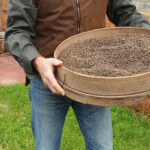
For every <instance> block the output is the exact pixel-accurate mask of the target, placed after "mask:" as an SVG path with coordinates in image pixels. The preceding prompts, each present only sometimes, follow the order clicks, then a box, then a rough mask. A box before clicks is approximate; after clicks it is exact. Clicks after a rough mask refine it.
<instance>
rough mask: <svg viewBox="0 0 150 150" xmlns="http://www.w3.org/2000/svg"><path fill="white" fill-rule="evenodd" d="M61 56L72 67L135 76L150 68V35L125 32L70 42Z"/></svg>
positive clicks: (100, 74) (66, 64) (113, 74)
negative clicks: (123, 33) (107, 36)
mask: <svg viewBox="0 0 150 150" xmlns="http://www.w3.org/2000/svg"><path fill="white" fill-rule="evenodd" d="M59 59H60V60H62V61H63V63H64V66H66V67H67V68H68V69H70V70H72V71H75V72H79V73H82V74H88V75H95V76H107V77H116V76H131V75H134V74H139V73H144V72H149V71H150V35H145V34H132V35H131V34H125V35H118V36H115V37H114V36H113V37H111V35H110V37H109V38H103V39H100V38H99V39H89V40H85V41H83V42H78V43H75V44H72V45H70V46H69V47H68V48H67V49H65V50H64V51H63V52H62V54H61V56H59Z"/></svg>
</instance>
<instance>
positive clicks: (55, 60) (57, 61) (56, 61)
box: [50, 58, 63, 66]
mask: <svg viewBox="0 0 150 150" xmlns="http://www.w3.org/2000/svg"><path fill="white" fill-rule="evenodd" d="M50 61H51V64H52V65H54V66H61V65H62V64H63V62H62V61H60V60H58V59H54V58H51V59H50Z"/></svg>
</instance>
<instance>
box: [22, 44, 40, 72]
mask: <svg viewBox="0 0 150 150" xmlns="http://www.w3.org/2000/svg"><path fill="white" fill-rule="evenodd" d="M22 54H23V57H24V61H25V65H26V66H25V68H24V69H25V72H26V73H27V74H36V73H37V72H36V70H35V69H34V67H33V66H32V60H33V59H35V58H37V57H39V56H41V55H40V53H39V52H38V50H37V49H36V47H35V46H34V45H32V44H28V45H26V46H25V47H23V49H22Z"/></svg>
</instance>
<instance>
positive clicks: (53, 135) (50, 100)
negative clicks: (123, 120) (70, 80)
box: [30, 78, 113, 150]
mask: <svg viewBox="0 0 150 150" xmlns="http://www.w3.org/2000/svg"><path fill="white" fill-rule="evenodd" d="M30 99H31V104H32V107H31V110H32V131H33V135H34V138H35V145H36V148H35V149H36V150H59V146H60V141H61V135H62V129H63V125H64V121H65V117H66V114H67V111H68V109H69V107H70V106H71V107H72V108H73V110H74V112H75V115H76V118H77V120H78V123H79V126H80V129H81V131H82V134H83V136H84V139H85V144H86V149H87V150H112V149H113V148H112V125H111V117H110V110H109V108H107V107H99V106H92V105H85V104H81V103H78V102H75V101H73V100H71V99H69V98H67V97H63V96H59V95H56V94H53V93H52V92H51V91H50V90H49V89H48V88H47V87H45V86H44V85H43V82H42V81H41V79H40V78H35V79H33V80H31V84H30Z"/></svg>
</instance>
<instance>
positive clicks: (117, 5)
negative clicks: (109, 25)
mask: <svg viewBox="0 0 150 150" xmlns="http://www.w3.org/2000/svg"><path fill="white" fill-rule="evenodd" d="M107 15H108V18H109V19H110V21H111V22H113V23H114V24H115V25H116V26H133V27H142V28H147V29H150V24H149V23H148V20H147V18H146V17H145V16H143V15H142V14H140V13H139V12H137V10H136V7H135V5H134V4H133V3H132V1H131V0H109V3H108V8H107Z"/></svg>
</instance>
